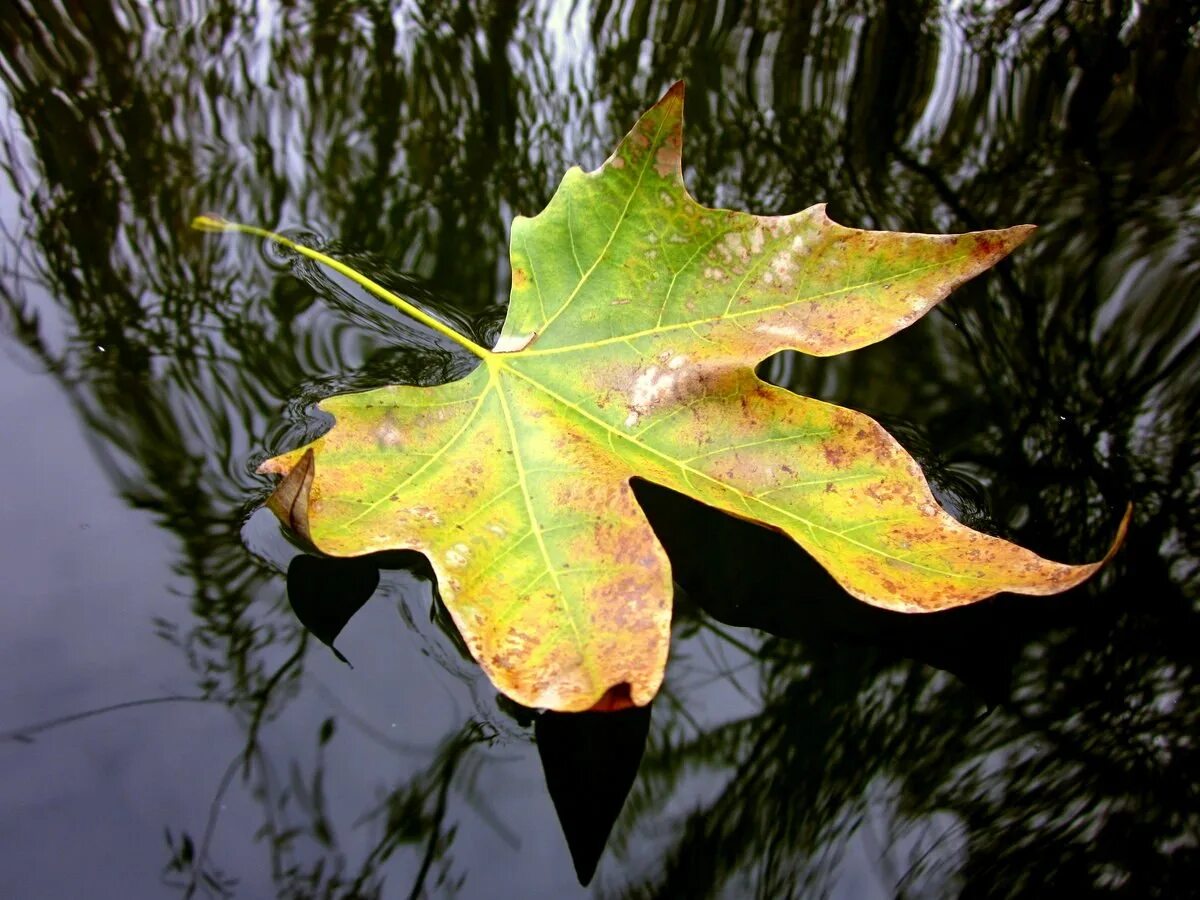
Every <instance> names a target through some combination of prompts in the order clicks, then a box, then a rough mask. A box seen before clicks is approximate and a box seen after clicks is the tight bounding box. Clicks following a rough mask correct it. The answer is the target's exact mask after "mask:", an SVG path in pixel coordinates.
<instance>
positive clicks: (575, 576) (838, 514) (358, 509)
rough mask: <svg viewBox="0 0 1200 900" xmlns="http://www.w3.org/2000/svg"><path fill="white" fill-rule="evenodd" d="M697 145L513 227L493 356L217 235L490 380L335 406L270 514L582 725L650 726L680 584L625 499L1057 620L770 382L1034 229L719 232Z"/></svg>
mask: <svg viewBox="0 0 1200 900" xmlns="http://www.w3.org/2000/svg"><path fill="white" fill-rule="evenodd" d="M682 130H683V87H682V85H676V86H674V87H673V88H671V90H670V91H668V92H667V94H666V95H665V96H664V97H663V98H662V100H660V101H659V103H658V104H657V105H656V106H654V107H653V108H652V109H651V110H649V111H648V112H647V113H646V114H645V115H644V116H642V118H641V119H640V120H639V121H638V123H637V125H635V126H634V128H633V130H632V131H631V132H630V133H629V135H628V136H626V138H625V139H624V140H623V141H622V142H621V144H620V146H619V147H618V148H617V150H616V152H615V153H614V154H613V155H612V156H611V157H609V159H608V160H607V161H606V162H605V163H604V164H603V165H602V166H601V167H600V168H599V169H598V170H596V171H595V172H590V173H585V172H583V171H581V170H579V169H577V168H575V169H571V170H570V171H569V172H568V173H567V175H566V177H565V178H564V179H563V182H562V184H561V186H560V187H559V189H558V191H557V192H556V193H555V195H554V197H553V199H552V200H551V201H550V204H549V206H547V207H546V209H545V210H544V211H543V212H542V213H540V214H539V215H538V216H536V217H534V218H532V219H529V218H523V217H519V218H517V219H516V220H515V221H514V222H513V226H512V244H511V261H512V297H511V303H510V306H509V311H508V318H507V320H506V321H505V324H504V328H503V331H502V333H501V336H500V339H499V341H498V343H497V345H496V347H495V348H494V349H493V350H487V349H485V348H483V347H481V346H479V345H477V344H475V343H474V342H473V341H471V340H470V339H468V338H466V337H464V336H462V335H460V334H458V333H456V332H454V331H453V330H452V329H450V328H449V327H448V326H446V325H445V324H443V323H441V322H439V321H438V320H436V319H434V318H433V317H431V316H429V315H428V314H427V313H424V312H422V311H421V310H418V309H416V308H415V307H414V306H412V304H410V303H408V302H407V301H405V300H403V299H401V298H399V297H396V296H394V295H392V294H390V293H389V292H387V291H386V290H384V289H383V288H382V287H380V286H379V285H376V284H374V283H373V282H371V281H370V280H369V279H367V278H365V277H364V276H362V275H360V274H359V273H357V272H355V271H353V270H352V269H350V268H349V267H347V266H345V265H343V264H342V263H339V262H337V261H335V260H332V259H330V258H328V257H326V256H324V255H323V254H320V253H318V252H316V251H314V250H311V249H309V248H306V247H301V246H298V245H296V244H294V243H292V242H291V241H288V240H287V239H285V238H281V237H279V236H278V235H273V234H271V233H269V232H265V231H263V230H261V229H257V228H253V227H251V226H241V225H234V224H232V223H227V222H224V221H222V220H219V219H214V218H211V217H203V218H202V219H201V220H200V221H199V223H198V224H199V227H202V228H205V229H207V230H221V229H225V230H239V231H244V232H248V233H252V234H258V235H261V236H265V237H268V238H271V239H273V240H276V241H279V242H281V243H283V244H285V245H287V246H289V247H291V248H292V249H294V250H295V251H296V252H298V253H301V254H304V255H306V256H308V257H310V258H313V259H316V260H319V261H322V262H324V263H326V264H328V265H330V266H332V267H333V268H334V269H336V270H337V271H339V272H341V273H342V274H343V275H345V276H347V277H349V278H351V279H353V280H355V281H357V282H358V283H359V284H361V285H363V286H364V287H366V288H367V289H369V290H371V291H373V292H374V293H375V294H377V295H379V296H381V297H383V298H385V299H387V300H388V301H389V302H391V303H393V304H395V305H396V306H398V307H399V308H401V309H404V310H405V311H407V312H409V313H410V314H411V315H413V316H414V317H415V318H417V319H418V320H419V321H421V322H423V323H425V324H426V325H428V326H429V327H430V328H432V329H434V330H435V331H437V332H439V333H440V334H442V335H443V336H445V337H447V338H449V339H451V340H453V341H455V342H457V343H458V344H460V345H461V346H463V347H465V348H466V349H467V350H469V351H470V352H471V353H474V354H475V355H476V356H478V357H479V359H480V360H481V364H480V365H479V366H478V367H477V368H476V369H475V370H474V371H473V372H472V373H471V374H470V375H468V376H467V377H465V378H463V379H461V380H459V381H454V382H451V383H449V384H443V385H440V386H438V387H434V388H424V387H386V388H381V389H378V390H373V391H367V392H365V393H359V394H352V395H347V396H340V397H334V398H331V399H329V400H326V401H324V402H323V403H322V404H321V408H322V409H324V410H325V411H326V412H328V413H330V414H331V415H332V416H333V417H334V419H335V420H336V421H335V425H334V427H333V429H332V430H331V431H330V432H329V433H328V434H326V435H324V436H323V437H321V438H319V439H317V440H316V441H314V442H313V443H312V444H310V445H309V446H307V447H304V448H300V449H298V450H295V451H293V452H291V453H288V454H285V455H283V456H280V457H276V458H275V459H272V460H269V461H268V462H267V463H265V464H264V465H263V467H262V470H263V471H265V472H274V473H279V474H283V475H285V476H286V477H285V479H284V481H283V483H282V484H281V485H280V488H279V493H278V494H277V495H276V497H275V498H273V500H272V501H271V505H272V508H273V509H274V510H275V511H276V512H277V514H279V515H280V517H281V518H282V519H283V520H284V521H285V522H286V523H287V524H289V525H290V526H291V527H292V528H293V529H296V530H298V531H300V532H301V533H302V534H303V536H304V537H305V538H307V539H309V540H310V541H312V542H313V543H314V544H315V545H316V546H317V547H319V548H320V549H321V550H322V551H324V552H325V553H328V554H332V555H339V556H353V555H359V554H364V553H370V552H373V551H376V550H382V549H387V548H412V549H415V550H419V551H421V552H422V553H425V554H426V555H427V556H428V557H429V559H430V562H431V563H432V566H433V568H434V571H435V572H436V574H437V578H438V583H439V585H440V587H441V593H442V597H443V599H444V601H445V603H446V606H447V607H448V608H449V609H450V611H451V613H452V614H453V616H454V619H455V622H456V623H457V624H458V627H459V629H460V630H461V632H462V634H463V636H464V638H465V639H466V641H467V643H468V645H469V646H470V648H471V651H472V652H473V653H474V655H475V658H476V659H477V660H478V661H479V664H480V665H481V666H482V667H483V669H484V670H485V671H486V672H487V674H488V676H489V677H490V678H491V679H492V681H493V682H494V683H495V684H496V686H497V687H499V688H500V690H502V691H503V692H504V693H505V694H507V695H509V696H510V697H512V698H513V699H514V700H516V701H518V702H520V703H523V704H525V705H527V706H537V707H549V708H551V709H556V710H565V711H570V710H584V709H589V708H592V707H593V706H595V705H597V704H598V703H600V705H601V707H607V708H617V707H620V706H622V705H626V704H628V703H633V704H635V705H643V704H646V703H648V702H649V701H650V699H651V698H652V697H653V696H654V694H655V692H656V691H657V690H658V686H659V684H660V682H661V680H662V676H663V669H664V666H665V663H666V658H667V647H668V638H669V627H670V620H671V606H670V604H671V596H672V583H671V570H670V565H669V563H668V560H667V558H666V555H665V553H664V552H663V550H662V548H661V546H660V545H659V543H658V541H657V540H656V539H655V536H654V532H653V531H652V530H651V528H650V524H649V522H647V520H646V518H645V516H644V515H643V513H642V510H641V509H640V507H639V506H638V504H637V502H636V500H635V499H634V495H633V493H632V491H631V490H630V483H629V482H630V479H631V478H633V477H635V476H637V477H640V478H644V479H647V480H649V481H652V482H655V483H657V484H660V485H664V486H666V487H669V488H672V489H674V490H676V491H679V492H681V493H684V494H687V495H689V496H691V497H694V498H696V499H698V500H700V501H703V502H704V503H706V504H709V505H711V506H714V507H716V508H718V509H721V510H724V511H725V512H728V513H730V514H732V515H735V516H740V517H742V518H745V519H749V520H752V521H754V522H758V523H760V524H762V525H765V526H767V527H769V528H774V529H777V530H779V531H782V532H784V533H785V534H787V535H789V536H790V537H791V538H792V539H794V540H795V541H797V542H798V543H799V544H801V545H802V546H803V547H804V548H805V549H806V550H807V551H808V552H809V553H810V554H812V556H813V557H815V558H816V559H817V560H818V561H819V562H820V563H821V564H822V565H823V566H825V568H826V569H828V570H829V571H830V572H831V573H832V574H833V576H834V577H835V578H836V579H837V580H838V581H839V582H840V583H841V585H842V586H843V587H844V588H845V589H846V590H847V591H849V592H850V593H851V594H853V595H854V596H856V597H858V598H860V599H862V600H864V601H866V602H868V603H872V604H875V605H878V606H882V607H886V608H888V609H893V610H901V611H906V612H923V611H930V610H938V609H945V608H947V607H952V606H958V605H961V604H964V603H970V602H972V601H974V600H979V599H980V598H983V597H987V596H990V595H992V594H995V593H997V592H999V591H1016V592H1019V593H1026V594H1051V593H1055V592H1058V591H1062V590H1065V589H1067V588H1070V587H1072V586H1074V585H1076V584H1079V583H1080V582H1081V581H1083V580H1084V579H1086V578H1087V577H1088V576H1089V575H1091V574H1092V573H1093V572H1095V571H1096V569H1097V568H1098V567H1099V566H1100V565H1102V562H1101V563H1095V564H1091V565H1082V566H1069V565H1062V564H1059V563H1055V562H1050V561H1048V560H1045V559H1042V558H1041V557H1039V556H1036V555H1035V554H1033V553H1031V552H1030V551H1028V550H1025V549H1023V548H1021V547H1018V546H1016V545H1014V544H1011V543H1009V542H1008V541H1004V540H1001V539H1000V538H996V537H992V536H989V535H986V534H981V533H980V532H977V531H973V530H971V529H970V528H967V527H966V526H964V525H962V524H960V523H959V522H957V521H956V520H954V519H953V518H952V517H951V516H950V515H948V514H947V513H946V512H945V511H944V510H942V508H941V507H940V506H939V505H938V504H937V502H936V501H935V500H934V498H933V495H932V494H931V493H930V490H929V487H928V486H927V484H926V482H925V478H924V477H923V475H922V474H921V471H920V469H919V467H918V466H917V464H916V463H915V462H914V461H913V459H912V458H911V457H910V456H909V455H908V454H907V453H906V452H905V451H904V450H903V449H902V448H901V447H900V446H899V444H897V443H896V441H895V440H894V439H892V437H891V436H889V435H888V434H887V432H885V431H884V430H883V429H882V428H881V427H880V426H879V425H878V424H877V423H876V422H874V421H873V420H872V419H870V418H868V417H867V416H865V415H862V414H861V413H857V412H853V411H851V410H848V409H843V408H840V407H837V406H833V405H831V404H828V403H823V402H821V401H818V400H814V399H811V398H807V397H801V396H797V395H796V394H793V393H790V392H789V391H786V390H783V389H781V388H778V387H774V386H772V385H769V384H766V383H765V382H763V381H761V380H760V379H759V378H758V377H757V376H756V375H755V373H754V369H755V366H756V364H758V363H759V362H761V361H762V360H763V359H765V358H766V357H767V356H769V355H770V354H772V353H775V352H777V351H780V350H784V349H789V348H790V349H794V350H800V351H802V352H805V353H810V354H816V355H822V356H824V355H831V354H835V353H842V352H845V351H849V350H854V349H857V348H859V347H863V346H865V345H867V344H871V343H873V342H875V341H879V340H881V339H883V338H885V337H887V336H888V335H890V334H892V333H894V332H895V331H897V330H899V329H901V328H904V327H905V326H907V325H909V324H911V323H912V322H914V321H915V320H916V319H918V318H919V317H920V316H922V315H923V314H924V313H926V312H927V311H928V310H929V309H930V308H931V307H932V306H933V305H934V304H936V303H937V302H938V301H940V300H941V299H942V298H943V297H945V296H946V295H947V293H949V292H950V290H952V289H953V288H954V287H955V286H957V285H959V284H961V283H962V282H963V281H965V280H967V279H968V278H971V277H972V276H974V275H976V274H978V273H979V272H981V271H983V270H984V269H986V268H988V267H989V266H991V265H992V264H994V263H995V262H996V261H997V260H999V259H1001V258H1002V257H1003V256H1005V255H1006V254H1008V253H1009V252H1010V251H1011V250H1012V249H1013V248H1014V247H1016V246H1017V245H1018V244H1020V243H1021V242H1022V241H1023V240H1024V239H1025V238H1026V237H1028V235H1029V233H1030V232H1031V231H1032V227H1031V226H1027V225H1026V226H1018V227H1015V228H1007V229H1003V230H998V231H980V232H974V233H971V234H960V235H920V234H903V233H890V232H875V231H860V230H857V229H852V228H846V227H843V226H841V225H838V224H836V223H835V222H833V221H831V220H830V219H829V217H828V216H827V215H826V214H825V208H824V206H820V205H819V206H814V207H812V208H810V209H807V210H805V211H803V212H800V213H796V214H794V215H789V216H754V215H749V214H747V213H741V212H732V211H728V210H717V209H708V208H706V207H704V206H701V205H700V204H698V203H696V201H695V200H693V199H692V197H691V196H689V195H688V193H687V191H686V189H685V187H684V183H683V175H682V169H681V165H680V159H681V149H682ZM796 602H797V603H802V602H804V601H803V597H802V596H797V598H796Z"/></svg>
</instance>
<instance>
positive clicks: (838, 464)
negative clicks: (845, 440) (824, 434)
mask: <svg viewBox="0 0 1200 900" xmlns="http://www.w3.org/2000/svg"><path fill="white" fill-rule="evenodd" d="M821 452H822V453H823V454H824V455H825V462H827V463H829V465H831V466H833V467H834V468H835V469H840V468H842V467H843V466H844V465H845V464H846V448H845V447H839V446H838V445H837V444H823V445H821Z"/></svg>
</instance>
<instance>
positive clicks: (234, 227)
mask: <svg viewBox="0 0 1200 900" xmlns="http://www.w3.org/2000/svg"><path fill="white" fill-rule="evenodd" d="M192 227H193V228H195V229H196V230H197V231H208V232H229V231H234V232H240V233H242V234H249V235H253V236H255V237H260V238H265V239H267V240H269V241H274V242H275V243H276V244H279V245H280V246H281V247H287V248H288V249H289V250H292V251H294V252H296V253H299V254H300V255H301V256H307V257H308V258H309V259H311V260H313V261H314V262H319V263H321V264H322V265H325V266H328V267H329V268H331V269H333V270H334V271H335V272H338V273H340V274H342V275H345V276H346V277H347V278H349V279H350V280H351V281H353V282H354V283H355V284H358V285H361V286H362V287H363V288H365V289H366V290H368V291H370V292H371V293H372V294H374V295H375V296H376V297H378V298H379V299H380V300H383V301H384V302H385V303H390V304H391V305H392V306H394V307H396V309H398V310H400V311H401V312H403V313H407V314H408V315H410V316H412V317H413V318H414V319H416V320H417V321H418V322H420V323H421V324H422V325H425V326H427V327H429V328H432V329H433V330H434V331H436V332H437V333H438V334H440V335H442V336H443V337H445V338H449V339H450V340H452V341H454V343H456V344H458V345H459V346H460V347H463V348H465V349H466V350H469V351H470V352H471V353H473V354H475V355H476V356H478V357H479V358H480V359H487V358H488V357H489V356H491V355H492V351H490V350H488V349H486V348H485V347H481V346H480V345H479V344H477V343H475V342H474V341H473V340H471V339H470V338H469V337H467V336H466V335H463V334H459V333H458V332H457V331H455V330H454V329H453V328H451V327H450V326H449V325H447V324H446V323H444V322H441V321H439V320H437V319H435V318H434V317H433V316H431V315H429V313H427V312H425V311H424V310H422V309H420V308H418V307H417V306H415V305H414V304H412V303H410V302H409V301H408V300H405V299H404V298H403V297H400V296H398V295H396V294H393V293H392V292H391V291H389V290H388V289H387V288H385V287H384V286H383V285H381V284H378V283H376V282H374V281H372V280H371V279H370V278H368V277H367V276H366V275H363V274H362V273H361V272H357V271H355V270H354V269H352V268H350V267H349V266H348V265H346V264H345V263H343V262H339V261H338V260H336V259H334V258H333V257H332V256H326V255H325V254H324V253H321V252H320V251H319V250H314V249H312V248H311V247H305V246H304V245H303V244H297V243H296V242H295V241H293V240H290V239H289V238H286V237H284V236H283V235H282V234H277V233H276V232H274V231H268V230H267V229H265V228H259V227H257V226H256V225H243V224H242V223H241V222H231V221H229V220H228V219H222V218H219V217H217V216H196V218H194V219H192Z"/></svg>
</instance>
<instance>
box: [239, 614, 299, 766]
mask: <svg viewBox="0 0 1200 900" xmlns="http://www.w3.org/2000/svg"><path fill="white" fill-rule="evenodd" d="M307 648H308V632H307V631H301V632H300V640H299V641H298V642H297V644H296V649H295V650H294V651H292V655H291V656H289V657H288V658H287V659H286V660H285V661H284V663H283V665H281V666H280V667H279V668H278V669H276V670H275V673H274V674H273V675H272V676H271V677H270V678H268V679H267V683H266V684H264V685H263V686H262V687H261V688H260V689H259V690H258V691H257V693H256V695H255V701H256V702H255V708H254V717H253V718H252V719H251V720H250V727H249V728H248V729H247V731H246V749H245V750H244V751H243V754H242V755H243V757H244V759H245V764H244V766H243V772H242V774H243V777H249V775H250V755H251V752H252V751H253V750H254V749H255V748H257V747H258V732H259V729H260V728H261V727H262V722H263V717H264V716H265V715H266V714H267V707H268V706H269V705H270V703H271V692H272V691H274V690H275V688H276V686H277V685H278V684H279V682H280V681H281V680H282V679H283V676H284V675H286V674H287V673H288V670H290V669H291V668H292V667H293V666H295V665H296V664H297V663H298V662H300V660H301V659H302V658H303V657H304V651H305V650H306V649H307Z"/></svg>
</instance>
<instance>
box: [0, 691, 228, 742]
mask: <svg viewBox="0 0 1200 900" xmlns="http://www.w3.org/2000/svg"><path fill="white" fill-rule="evenodd" d="M159 703H222V701H221V700H219V699H218V698H216V697H189V696H186V695H183V694H172V695H169V696H166V697H148V698H146V699H144V700H126V701H125V702H124V703H113V704H111V705H109V706H100V707H97V708H96V709H89V710H85V711H83V712H77V713H70V714H69V715H65V716H58V717H56V718H53V719H46V720H45V721H42V722H35V723H34V724H32V725H26V726H24V727H22V728H14V729H13V730H12V731H0V741H15V742H17V743H21V744H31V743H33V735H35V734H41V733H42V732H44V731H50V730H51V729H54V728H58V727H59V726H60V725H69V724H71V723H72V722H80V721H82V720H84V719H90V718H92V717H93V716H100V715H104V714H105V713H110V712H116V711H117V710H120V709H133V708H134V707H138V706H154V705H155V704H159Z"/></svg>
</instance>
